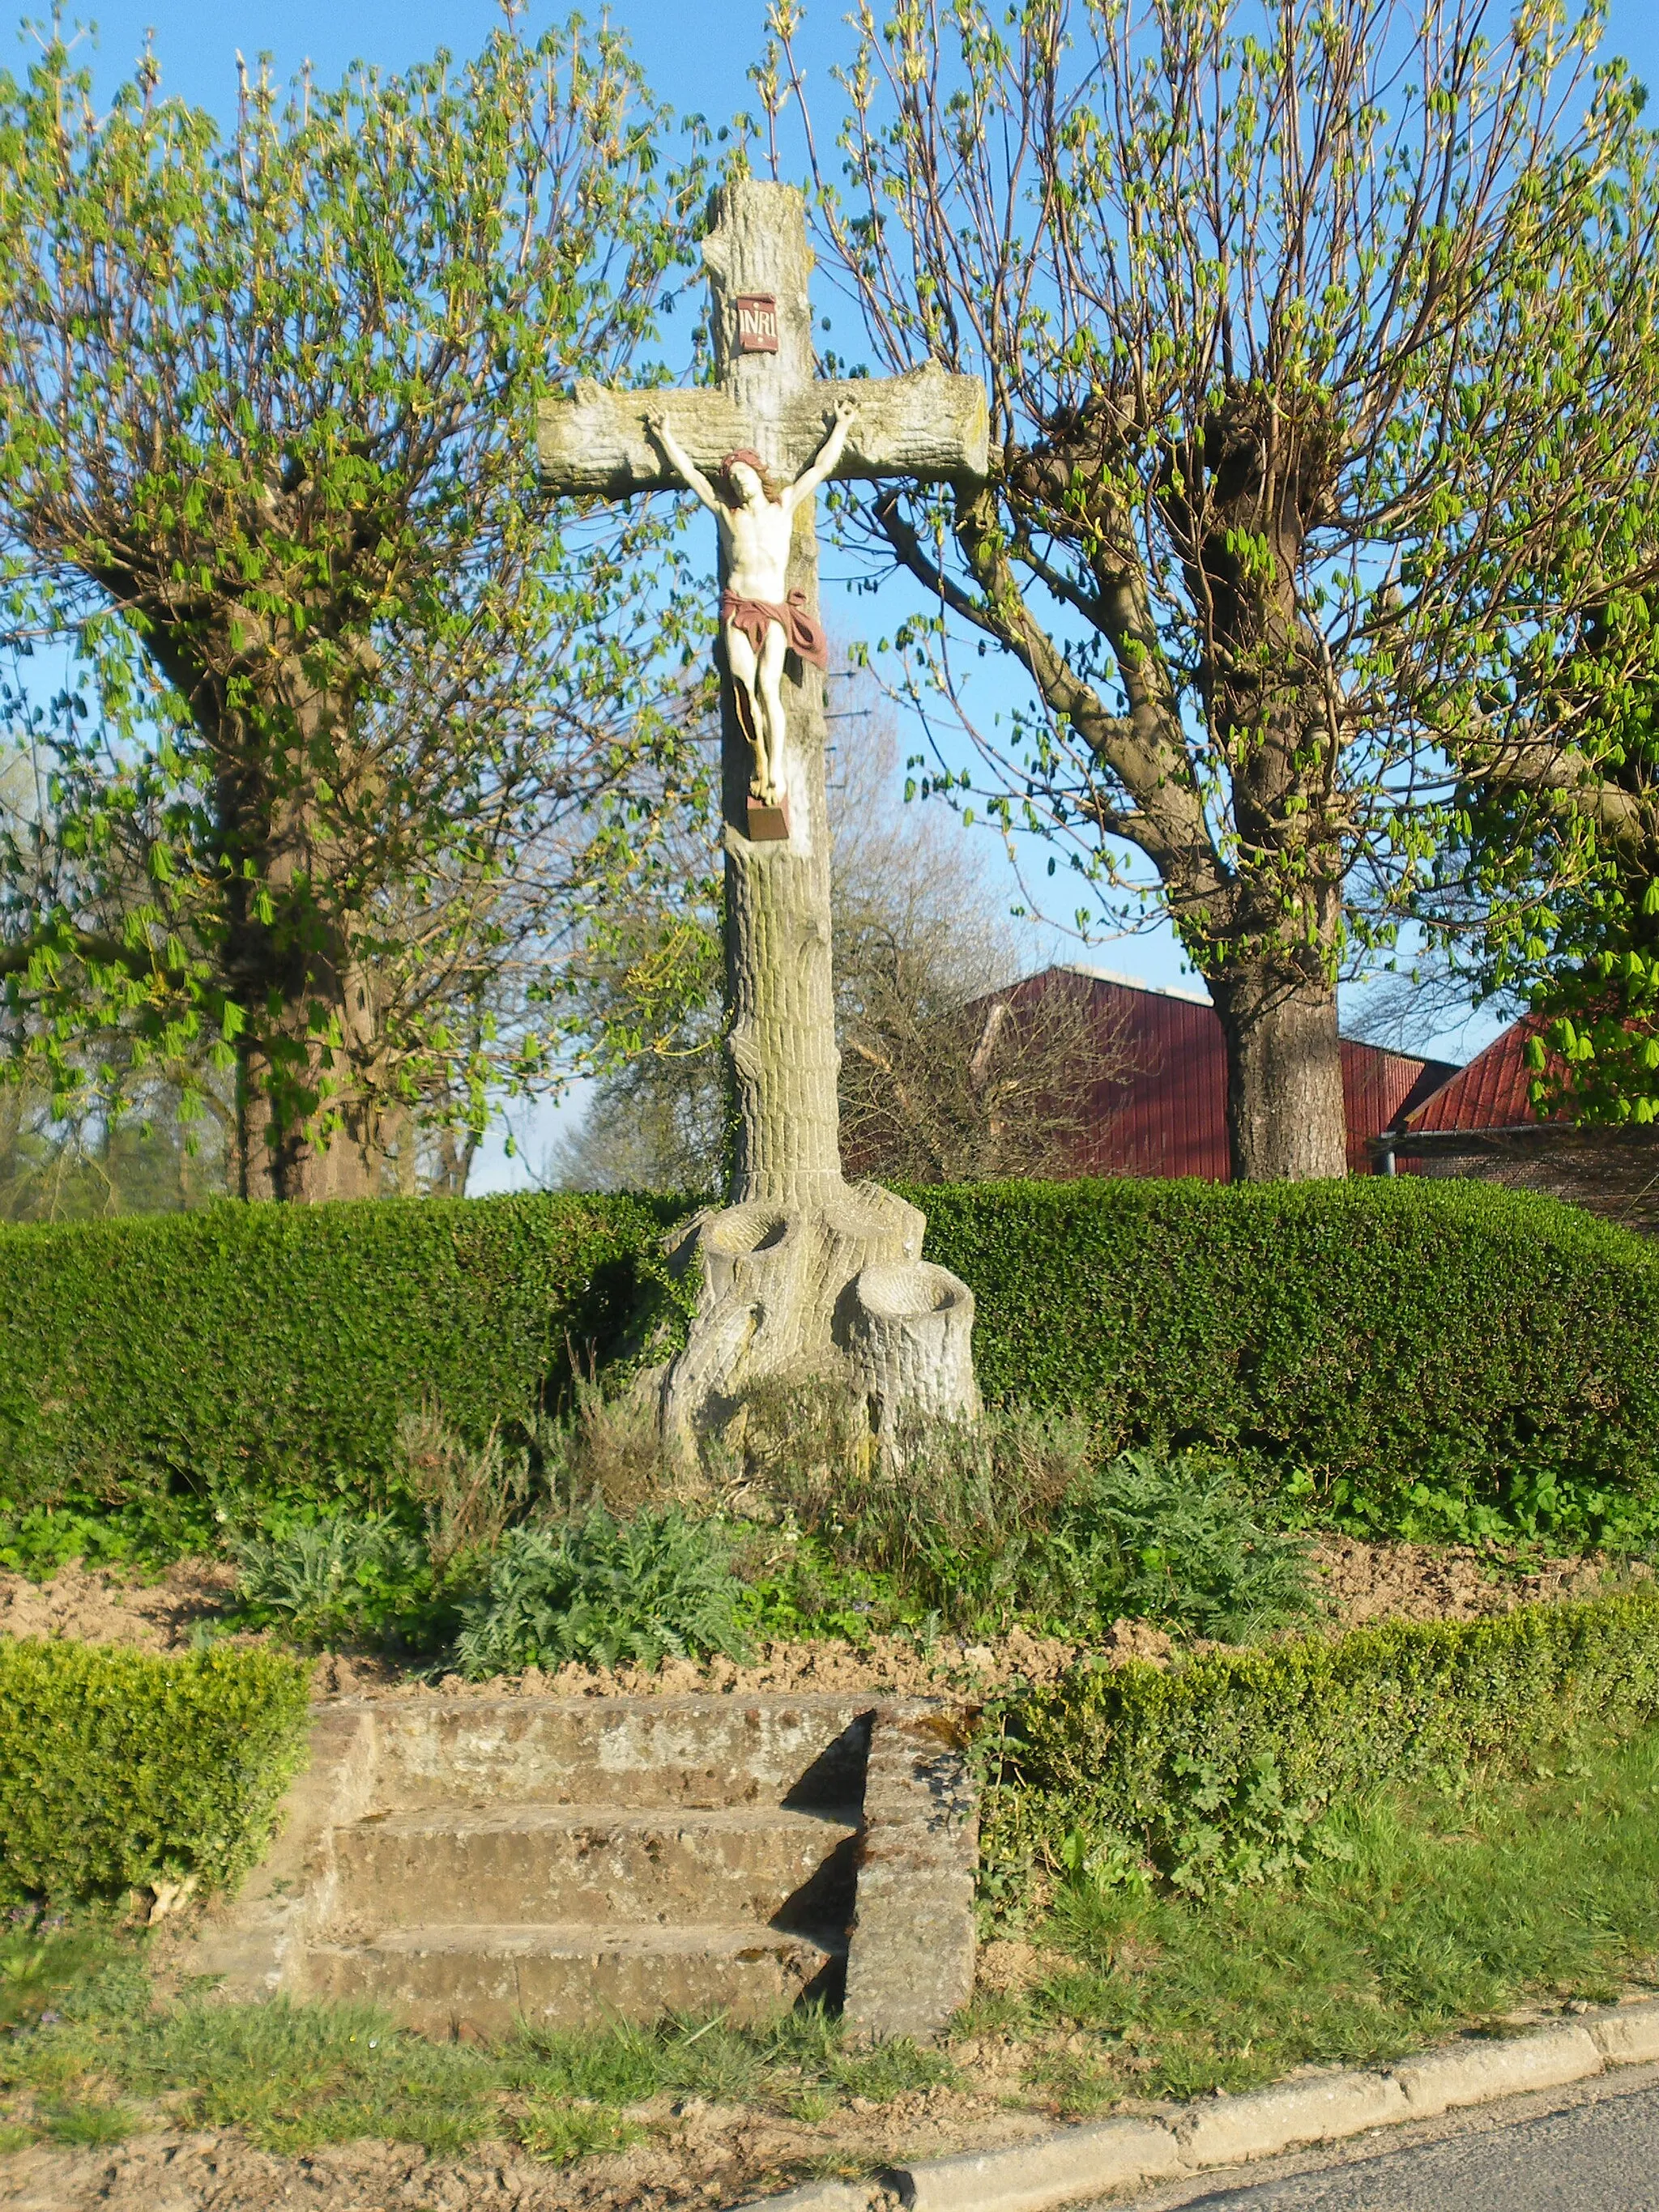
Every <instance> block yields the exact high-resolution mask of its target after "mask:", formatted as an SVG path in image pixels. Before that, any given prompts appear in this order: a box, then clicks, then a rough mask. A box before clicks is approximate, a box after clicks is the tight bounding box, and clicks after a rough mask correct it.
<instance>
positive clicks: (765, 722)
mask: <svg viewBox="0 0 1659 2212" xmlns="http://www.w3.org/2000/svg"><path fill="white" fill-rule="evenodd" d="M856 411H857V410H855V409H854V405H853V403H852V402H851V401H850V400H847V399H841V400H837V402H836V408H835V412H834V413H833V414H832V415H829V416H826V418H825V419H826V421H827V422H828V423H829V436H828V437H827V438H826V439H825V440H824V441H823V445H822V446H821V447H819V449H818V456H817V459H816V460H815V461H814V462H813V463H812V465H811V468H809V469H808V470H807V471H805V474H804V475H802V476H800V477H797V478H796V480H795V482H794V483H792V484H784V485H782V486H777V485H775V484H773V483H771V482H770V481H769V478H768V476H767V473H766V466H765V464H764V463H763V460H762V459H761V457H760V455H759V454H758V453H750V451H749V450H748V448H747V447H744V448H742V449H741V450H740V451H738V452H737V453H728V454H727V455H726V459H724V460H723V461H722V462H721V463H720V468H719V470H718V471H716V474H717V477H718V480H719V489H716V487H715V485H714V484H712V483H710V482H709V481H708V477H706V476H704V474H703V473H702V470H701V469H700V468H698V466H697V465H696V462H695V461H694V460H693V459H691V457H690V454H689V453H687V452H686V451H685V449H684V447H683V446H682V445H681V444H680V442H679V441H678V438H676V436H675V435H674V434H673V432H672V431H671V429H670V428H669V427H668V424H667V422H666V421H665V418H664V417H663V416H661V415H650V416H647V417H646V427H647V429H648V430H649V431H650V432H651V434H652V435H653V437H654V438H655V439H656V441H657V443H658V444H659V446H660V447H662V450H663V452H664V453H665V454H666V455H667V457H668V461H669V465H670V466H671V468H673V470H674V471H676V473H677V474H678V477H680V479H681V481H682V483H684V484H685V486H686V488H687V489H688V490H690V491H694V492H695V493H696V495H697V497H698V498H699V499H700V500H701V501H702V503H703V505H704V506H705V507H707V508H708V511H709V513H711V514H712V515H713V516H714V520H715V521H716V523H718V525H719V526H720V550H721V551H722V552H723V553H724V554H725V556H726V588H725V590H724V591H723V592H721V594H720V628H721V631H722V633H723V635H724V638H725V641H726V666H727V667H728V668H729V669H730V670H731V671H732V682H733V684H735V685H736V687H737V693H738V720H744V719H745V716H744V712H743V710H744V708H747V710H748V711H747V715H746V720H747V722H748V737H749V742H750V744H751V745H752V746H753V748H754V753H755V782H754V788H755V792H756V795H757V797H758V798H759V799H762V800H763V801H764V803H765V804H766V805H769V806H776V805H781V802H782V798H783V760H784V738H785V732H786V723H785V720H784V712H783V694H782V691H781V688H780V684H781V678H782V675H783V659H784V654H785V653H786V652H787V650H788V649H789V647H792V646H793V647H794V650H795V651H796V652H797V653H799V655H800V657H801V659H803V660H811V661H813V662H815V663H816V664H817V666H818V667H820V668H823V669H826V670H827V669H828V667H829V648H828V646H827V644H826V643H825V640H824V635H823V625H822V624H821V623H819V622H818V621H817V618H816V617H814V616H813V615H811V614H810V613H809V612H808V611H807V606H806V595H805V592H800V591H794V592H788V591H787V590H786V586H787V578H788V571H789V538H790V533H791V532H792V530H793V526H794V516H795V510H796V508H797V507H799V506H800V504H801V502H802V501H804V500H809V499H811V497H812V496H813V495H814V494H815V493H816V492H817V488H818V486H819V485H820V484H821V483H823V480H824V478H825V477H828V476H829V473H830V471H832V470H833V469H834V467H835V465H836V462H837V461H839V460H840V459H841V457H842V452H843V450H844V449H845V447H846V444H847V434H848V431H849V430H850V428H852V424H853V417H854V414H855V412H856Z"/></svg>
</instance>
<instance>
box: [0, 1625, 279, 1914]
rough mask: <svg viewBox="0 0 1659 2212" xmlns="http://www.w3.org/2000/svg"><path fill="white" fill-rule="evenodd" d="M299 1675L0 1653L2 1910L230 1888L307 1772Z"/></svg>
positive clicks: (239, 1663) (60, 1648)
mask: <svg viewBox="0 0 1659 2212" xmlns="http://www.w3.org/2000/svg"><path fill="white" fill-rule="evenodd" d="M307 1671H308V1670H307V1668H304V1667H303V1666H301V1665H300V1664H298V1663H297V1662H295V1661H294V1660H292V1659H287V1658H283V1657H281V1656H277V1655H276V1653H273V1652H269V1651H263V1650H212V1651H207V1652H204V1653H201V1654H193V1655H191V1656H186V1657H183V1658H176V1659H173V1658H160V1657H155V1656H151V1655H150V1654H149V1653H147V1652H143V1651H134V1650H127V1649H125V1648H124V1647H120V1646H100V1645H92V1644H71V1643H58V1642H53V1643H33V1642H21V1641H15V1640H14V1639H13V1638H9V1637H5V1638H0V1900H3V1901H5V1902H9V1903H15V1902H17V1901H19V1900H21V1899H40V1900H44V1901H46V1902H47V1903H51V1904H54V1905H64V1904H70V1903H74V1902H78V1901H82V1900H85V1899H94V1898H112V1897H118V1896H119V1895H120V1894H121V1893H123V1892H124V1891H126V1890H129V1889H131V1888H134V1887H143V1886H145V1885H148V1884H152V1883H155V1882H157V1881H162V1880H167V1881H179V1880H181V1879H184V1878H186V1877H188V1876H191V1875H194V1876H195V1878H196V1881H197V1887H198V1888H199V1890H200V1891H201V1892H203V1893H207V1892H210V1891H211V1890H214V1889H217V1888H221V1887H225V1886H227V1885H228V1884H231V1883H233V1882H234V1881H235V1880H236V1878H237V1876H238V1875H240V1874H241V1873H242V1872H244V1871H245V1869H246V1868H247V1867H248V1866H250V1865H251V1864H252V1863H253V1862H254V1860H255V1859H256V1858H257V1857H258V1855H259V1853H260V1852H261V1850H263V1849H264V1844H265V1842H266V1839H267V1838H268V1837H269V1835H270V1816H271V1814H272V1811H273V1810H274V1808H275V1807H276V1801H277V1799H278V1798H279V1797H280V1796H281V1795H282V1793H283V1790H284V1789H285V1788H286V1787H287V1784H288V1782H289V1778H290V1777H291V1776H292V1775H293V1774H294V1773H295V1771H296V1769H297V1768H298V1766H299V1765H300V1762H301V1758H302V1756H303V1749H304V1735H305V1719H306V1704H307Z"/></svg>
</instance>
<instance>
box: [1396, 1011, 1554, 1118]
mask: <svg viewBox="0 0 1659 2212" xmlns="http://www.w3.org/2000/svg"><path fill="white" fill-rule="evenodd" d="M1543 1027H1544V1024H1543V1021H1542V1020H1541V1018H1540V1017H1539V1016H1537V1015H1536V1014H1528V1015H1526V1016H1524V1017H1523V1018H1522V1020H1520V1021H1518V1022H1515V1023H1513V1024H1511V1025H1510V1027H1509V1028H1508V1029H1506V1030H1504V1034H1503V1035H1502V1036H1498V1037H1494V1038H1493V1039H1492V1042H1491V1043H1490V1044H1489V1045H1488V1046H1487V1047H1486V1050H1485V1051H1484V1052H1478V1053H1476V1054H1475V1056H1474V1059H1473V1060H1471V1061H1470V1062H1469V1064H1468V1066H1467V1067H1462V1068H1459V1070H1458V1072H1457V1073H1456V1074H1455V1075H1454V1076H1453V1077H1452V1079H1451V1080H1450V1081H1449V1083H1443V1084H1442V1085H1440V1088H1439V1089H1438V1090H1437V1091H1434V1092H1433V1093H1432V1094H1431V1096H1430V1097H1427V1098H1426V1099H1425V1101H1424V1102H1423V1103H1422V1104H1421V1105H1419V1107H1418V1108H1417V1109H1416V1110H1415V1111H1414V1112H1412V1113H1409V1114H1407V1116H1406V1119H1405V1121H1404V1123H1403V1125H1402V1126H1403V1127H1406V1128H1407V1129H1409V1130H1411V1131H1412V1132H1413V1133H1416V1134H1422V1133H1426V1132H1428V1131H1429V1130H1431V1129H1514V1128H1518V1127H1521V1126H1522V1125H1523V1124H1524V1123H1526V1122H1528V1121H1537V1120H1538V1118H1539V1117H1538V1115H1537V1114H1536V1113H1534V1110H1533V1103H1532V1097H1531V1085H1532V1070H1531V1069H1530V1068H1529V1067H1528V1065H1527V1045H1528V1042H1529V1040H1530V1039H1531V1038H1533V1037H1534V1036H1537V1035H1538V1033H1539V1031H1540V1030H1541V1029H1542V1028H1543Z"/></svg>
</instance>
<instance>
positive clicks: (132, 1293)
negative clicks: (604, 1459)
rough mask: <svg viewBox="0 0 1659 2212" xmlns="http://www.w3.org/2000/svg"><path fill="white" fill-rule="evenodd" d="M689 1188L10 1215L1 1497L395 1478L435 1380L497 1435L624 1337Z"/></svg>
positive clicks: (313, 1487) (441, 1396)
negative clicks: (612, 1195)
mask: <svg viewBox="0 0 1659 2212" xmlns="http://www.w3.org/2000/svg"><path fill="white" fill-rule="evenodd" d="M682 1210H683V1209H678V1208H676V1207H674V1206H664V1205H653V1204H652V1203H650V1202H648V1201H647V1202H635V1201H634V1200H583V1199H574V1198H573V1199H562V1198H542V1197H524V1198H520V1197H511V1198H491V1199H481V1200H471V1201H468V1200H425V1201H420V1200H413V1201H403V1200H380V1201H374V1200H370V1201H366V1202H363V1203H357V1204H349V1205H340V1206H313V1207H306V1206H291V1207H290V1206H238V1205H232V1204H221V1205H216V1206H210V1207H209V1208H207V1209H206V1210H205V1211H204V1212H198V1213H183V1214H162V1215H151V1216H148V1217H129V1218H125V1219H122V1220H117V1221H109V1222H95V1223H89V1224H86V1225H77V1226H73V1227H69V1226H65V1227H31V1228H21V1229H15V1228H14V1229H7V1230H3V1231H0V1495H3V1496H4V1497H6V1498H9V1499H10V1500H11V1502H12V1504H13V1506H14V1508H16V1509H23V1508H27V1507H28V1506H30V1505H33V1504H37V1503H46V1502H50V1501H52V1500H53V1499H56V1498H61V1497H64V1496H65V1495H69V1494H72V1493H77V1492H78V1493H82V1494H87V1495H91V1496H94V1497H100V1498H131V1497H134V1496H140V1497H142V1496H143V1494H144V1493H146V1492H155V1490H156V1489H158V1488H159V1489H161V1490H163V1491H166V1490H169V1489H171V1490H174V1491H177V1492H191V1493H194V1494H195V1495H197V1496H198V1497H200V1496H206V1497H207V1498H221V1497H231V1496H234V1495H235V1494H236V1493H238V1492H248V1491H258V1492H271V1491H283V1492H295V1491H299V1492H313V1493H315V1492H326V1491H328V1490H331V1489H339V1490H343V1491H353V1492H358V1493H359V1494H363V1493H366V1492H367V1493H373V1492H375V1490H376V1489H377V1486H380V1484H382V1483H383V1482H384V1481H385V1480H386V1477H387V1476H388V1475H389V1474H391V1473H392V1471H393V1469H394V1468H395V1466H396V1464H397V1455H396V1438H397V1425H398V1415H399V1413H401V1412H403V1411H404V1410H405V1409H406V1408H409V1407H414V1406H416V1405H418V1404H419V1403H420V1401H421V1399H422V1395H426V1394H428V1393H429V1394H431V1395H434V1396H435V1397H436V1398H437V1399H438V1400H439V1401H440V1402H441V1404H442V1406H443V1407H444V1409H445V1411H446V1413H447V1414H448V1416H449V1418H450V1419H451V1420H452V1421H453V1423H454V1424H455V1425H457V1426H458V1427H459V1428H460V1429H461V1430H462V1431H465V1433H466V1434H468V1435H469V1436H471V1437H473V1438H474V1440H475V1441H476V1440H477V1439H480V1438H482V1437H483V1436H484V1435H485V1434H487V1433H488V1431H489V1426H490V1424H491V1422H492V1421H494V1420H495V1419H496V1418H497V1417H498V1416H501V1415H505V1416H507V1417H509V1418H510V1417H512V1416H513V1415H517V1414H522V1413H526V1411H528V1410H529V1408H530V1407H532V1404H533V1403H534V1402H535V1401H537V1400H538V1397H540V1396H541V1395H543V1394H544V1393H545V1392H546V1391H548V1390H549V1389H554V1388H556V1387H557V1386H558V1385H559V1384H560V1383H562V1382H568V1378H569V1375H570V1363H571V1356H572V1352H573V1351H574V1353H575V1354H576V1356H577V1357H579V1358H580V1357H583V1356H584V1355H585V1354H586V1351H587V1348H588V1347H589V1346H593V1345H597V1346H599V1347H600V1348H601V1350H603V1349H604V1348H605V1347H607V1346H609V1345H611V1343H612V1342H614V1341H615V1340H617V1337H618V1336H619V1334H620V1333H621V1330H622V1328H623V1327H624V1326H625V1325H626V1323H627V1322H628V1320H629V1318H630V1317H631V1316H632V1314H633V1311H634V1308H635V1301H636V1298H637V1297H638V1295H639V1285H638V1273H639V1262H640V1257H641V1254H642V1253H643V1252H645V1251H646V1250H647V1249H650V1248H652V1247H653V1245H654V1243H655V1240H656V1238H657V1237H659V1235H660V1233H661V1230H662V1228H663V1226H664V1225H665V1222H666V1221H667V1220H668V1219H669V1218H671V1217H672V1216H673V1215H674V1214H675V1213H676V1212H678V1211H682Z"/></svg>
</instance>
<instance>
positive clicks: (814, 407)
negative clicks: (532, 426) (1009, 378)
mask: <svg viewBox="0 0 1659 2212" xmlns="http://www.w3.org/2000/svg"><path fill="white" fill-rule="evenodd" d="M780 398H781V405H780V407H779V410H778V412H777V415H776V417H775V421H774V422H773V423H772V425H771V426H770V428H769V436H768V437H767V439H766V441H765V446H764V447H763V450H764V451H766V453H767V459H768V460H769V462H770V463H771V464H772V465H773V466H774V467H775V468H776V469H777V470H778V471H779V472H780V473H781V475H782V476H783V477H787V479H788V480H789V481H790V482H791V483H793V481H794V480H795V478H796V477H799V475H800V474H801V472H802V471H803V470H804V469H805V468H806V467H807V465H809V464H810V463H811V460H812V459H813V458H814V456H815V455H816V454H817V450H818V448H819V447H820V446H822V445H823V439H824V426H825V420H826V417H827V416H828V415H829V410H831V409H832V408H833V407H834V406H835V404H836V401H837V400H839V399H850V400H851V401H852V402H853V404H854V406H855V407H856V408H857V410H858V414H857V417H856V419H855V420H854V424H853V428H852V431H851V434H850V435H849V436H848V441H847V449H846V451H845V453H843V454H842V459H841V462H840V465H839V466H838V467H837V468H836V471H834V473H835V474H836V477H842V478H861V479H863V480H864V481H866V482H870V481H872V480H874V479H876V478H878V477H894V476H903V477H912V478H914V479H916V480H919V481H923V482H928V483H963V482H969V483H974V482H980V481H982V480H983V478H984V477H985V476H986V475H987V472H988V466H989V436H990V426H989V421H988V417H987V410H986V403H985V386H983V385H982V384H981V382H980V380H979V379H978V378H977V377H976V376H951V375H950V374H947V373H946V371H945V370H944V369H942V368H940V367H939V364H938V362H924V363H923V365H922V366H921V368H913V369H909V370H908V371H907V372H906V373H905V374H904V375H902V376H882V377H847V378H840V379H834V380H832V379H829V378H827V377H826V378H822V379H815V380H813V381H812V382H811V383H810V384H807V385H805V386H796V388H795V389H794V390H793V392H787V393H785V394H781V395H780ZM648 414H660V415H661V416H663V417H664V419H665V421H666V422H667V423H668V426H669V428H671V430H672V431H673V433H674V435H675V436H676V437H677V438H678V441H679V442H680V444H681V445H682V446H683V447H684V448H685V451H686V452H687V453H689V454H690V457H691V459H693V460H694V461H695V462H696V464H697V466H698V467H699V468H700V469H702V470H704V471H708V472H710V473H712V471H714V469H716V468H717V467H718V466H719V465H720V462H721V461H722V460H723V459H725V457H726V454H727V453H732V452H733V451H735V450H736V449H737V448H738V447H742V446H752V445H754V444H756V443H757V425H756V423H755V422H754V421H753V420H752V419H751V418H750V416H749V415H748V413H747V412H746V410H744V407H743V406H742V404H740V403H739V402H738V400H737V399H735V398H732V397H731V396H730V395H729V394H728V393H726V392H722V391H720V389H719V388H718V387H714V388H709V389H705V390H702V391H697V392H663V391H658V392H612V391H611V390H609V389H607V388H606V387H605V386H601V385H598V384H592V383H590V382H587V381H586V380H583V381H581V382H580V383H578V385H577V386H576V388H575V396H574V398H570V399H544V400H543V401H542V403H541V405H540V408H539V410H538V421H537V437H536V447H537V457H538V461H539V463H540V468H541V477H542V482H543V483H544V485H546V487H547V489H549V490H550V491H554V492H559V493H562V494H565V495H575V496H579V497H580V496H583V495H586V496H590V497H597V498H605V499H625V498H627V497H628V496H629V495H630V494H632V493H635V492H647V491H663V490H678V489H680V484H679V479H678V477H676V476H675V475H674V473H673V472H672V471H671V469H670V468H669V467H668V465H667V464H666V462H665V459H664V458H663V455H662V453H661V452H660V451H659V448H658V447H657V446H656V444H655V443H654V442H653V439H652V438H651V435H650V434H649V432H648V431H647V428H646V427H645V424H646V416H647V415H648Z"/></svg>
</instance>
